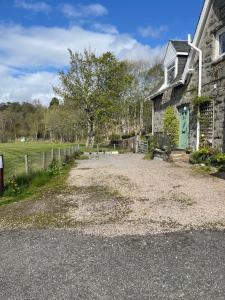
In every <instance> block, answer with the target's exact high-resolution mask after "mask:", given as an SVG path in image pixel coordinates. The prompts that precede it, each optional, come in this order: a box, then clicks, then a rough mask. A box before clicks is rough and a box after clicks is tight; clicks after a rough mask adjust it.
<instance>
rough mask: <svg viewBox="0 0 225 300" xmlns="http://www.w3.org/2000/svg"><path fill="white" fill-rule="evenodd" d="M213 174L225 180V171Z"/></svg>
mask: <svg viewBox="0 0 225 300" xmlns="http://www.w3.org/2000/svg"><path fill="white" fill-rule="evenodd" d="M212 176H214V177H217V178H220V179H223V180H225V172H217V173H214V174H212Z"/></svg>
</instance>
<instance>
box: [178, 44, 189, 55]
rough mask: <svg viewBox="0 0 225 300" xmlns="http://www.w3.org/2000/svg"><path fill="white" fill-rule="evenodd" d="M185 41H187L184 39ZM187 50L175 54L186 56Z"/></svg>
mask: <svg viewBox="0 0 225 300" xmlns="http://www.w3.org/2000/svg"><path fill="white" fill-rule="evenodd" d="M185 42H187V41H185ZM188 54H189V52H177V55H183V56H188Z"/></svg>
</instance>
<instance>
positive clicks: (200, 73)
mask: <svg viewBox="0 0 225 300" xmlns="http://www.w3.org/2000/svg"><path fill="white" fill-rule="evenodd" d="M188 45H189V46H190V47H191V48H192V49H194V50H195V51H197V52H198V54H199V73H198V97H201V95H202V61H203V59H202V50H201V49H199V48H197V47H196V46H195V45H194V44H193V43H192V42H191V35H190V34H189V35H188ZM199 117H200V109H199V106H198V115H197V142H196V150H199V144H200V120H199Z"/></svg>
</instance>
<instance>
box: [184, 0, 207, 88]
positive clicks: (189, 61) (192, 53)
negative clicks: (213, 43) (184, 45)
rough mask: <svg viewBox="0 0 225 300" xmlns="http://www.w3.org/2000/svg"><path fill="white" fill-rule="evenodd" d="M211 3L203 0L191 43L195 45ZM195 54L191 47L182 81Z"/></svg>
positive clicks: (199, 37) (198, 40)
mask: <svg viewBox="0 0 225 300" xmlns="http://www.w3.org/2000/svg"><path fill="white" fill-rule="evenodd" d="M212 3H213V0H205V3H204V6H203V9H202V12H201V16H200V19H199V22H198V25H197V29H196V32H195V36H194V39H193V44H194V45H195V46H197V47H198V46H199V43H200V41H201V37H202V33H203V31H204V28H205V23H206V22H207V18H208V14H209V12H210V10H211V8H212ZM195 54H196V51H193V49H191V51H190V54H189V57H188V59H187V63H186V66H185V68H184V73H183V76H182V81H183V82H185V81H186V78H187V75H188V73H189V70H190V69H191V68H192V64H193V61H194V58H195Z"/></svg>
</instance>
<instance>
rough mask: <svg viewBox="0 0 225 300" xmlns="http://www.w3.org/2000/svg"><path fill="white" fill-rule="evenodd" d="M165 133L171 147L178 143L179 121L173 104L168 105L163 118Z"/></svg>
mask: <svg viewBox="0 0 225 300" xmlns="http://www.w3.org/2000/svg"><path fill="white" fill-rule="evenodd" d="M163 129H164V133H165V134H166V135H167V136H168V139H169V142H170V145H171V147H172V148H173V147H174V146H176V145H177V144H178V140H179V122H178V119H177V117H176V114H175V111H174V109H173V107H172V106H169V107H167V109H166V112H165V116H164V120H163Z"/></svg>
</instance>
